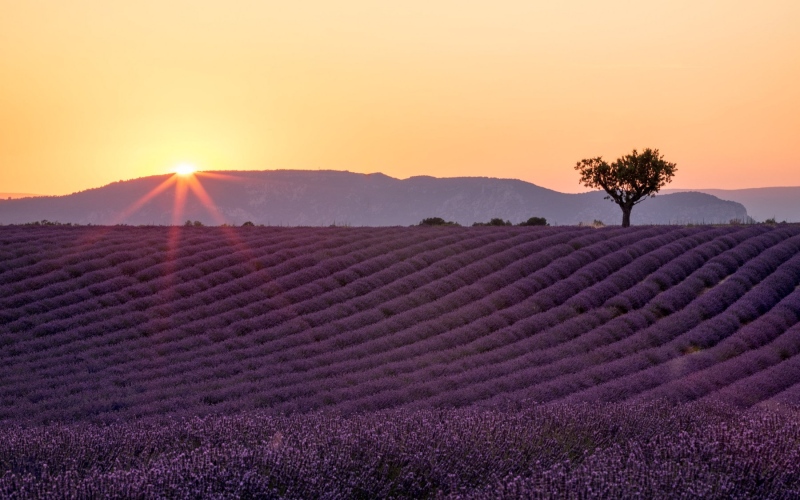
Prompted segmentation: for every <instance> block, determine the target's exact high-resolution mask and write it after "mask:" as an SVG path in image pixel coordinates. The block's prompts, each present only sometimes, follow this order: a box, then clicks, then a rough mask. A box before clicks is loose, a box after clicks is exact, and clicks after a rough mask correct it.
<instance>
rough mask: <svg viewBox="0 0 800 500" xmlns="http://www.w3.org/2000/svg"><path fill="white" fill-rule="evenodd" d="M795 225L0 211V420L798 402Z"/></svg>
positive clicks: (798, 240)
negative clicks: (21, 215) (89, 217)
mask: <svg viewBox="0 0 800 500" xmlns="http://www.w3.org/2000/svg"><path fill="white" fill-rule="evenodd" d="M798 285H800V226H796V225H779V226H775V227H770V226H764V225H757V226H722V227H711V226H701V227H675V226H668V227H636V228H630V229H627V230H625V229H621V228H605V229H599V230H596V229H590V228H580V227H558V228H553V227H551V228H523V227H500V228H492V227H485V228H423V227H413V228H268V227H267V228H259V227H239V228H226V227H199V228H195V227H189V228H185V227H141V228H135V227H23V226H12V227H9V226H6V227H0V420H6V421H13V422H23V421H27V422H54V421H55V422H58V421H64V422H69V421H98V422H107V421H116V420H123V421H128V420H130V419H132V418H134V417H143V416H145V417H146V416H154V415H203V414H209V413H224V414H229V413H233V412H237V411H240V410H255V409H262V410H265V411H269V412H271V413H276V414H277V413H282V412H289V413H294V412H307V411H310V410H318V409H331V410H334V411H337V412H343V413H345V414H349V413H352V412H358V411H365V410H378V409H388V408H409V409H430V408H437V407H451V406H456V407H461V406H467V405H475V404H477V405H484V406H489V407H491V406H493V405H497V404H504V403H505V402H508V401H520V400H535V401H540V402H567V403H576V402H577V403H579V402H584V401H589V402H598V401H604V402H623V401H624V402H637V401H649V400H666V401H673V402H686V401H695V400H711V399H714V400H722V401H725V402H728V403H731V404H735V405H740V406H745V407H747V406H751V405H754V404H757V403H759V402H766V401H782V402H791V403H798V402H800V322H798V320H800V287H799V286H798Z"/></svg>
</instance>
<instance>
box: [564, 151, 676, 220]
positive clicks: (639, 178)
mask: <svg viewBox="0 0 800 500" xmlns="http://www.w3.org/2000/svg"><path fill="white" fill-rule="evenodd" d="M575 170H577V171H579V172H580V173H581V180H580V182H581V184H583V185H584V186H586V187H590V188H601V189H603V190H604V191H605V192H606V193H608V196H606V197H605V199H606V200H609V199H610V200H612V201H613V202H614V203H616V204H617V205H619V207H620V208H621V209H622V227H628V226H630V225H631V210H633V206H634V205H636V204H638V203H641V202H643V201H644V200H645V199H647V197H648V196H655V195H656V193H657V192H658V190H659V189H661V188H662V187H664V185H665V184H666V183H668V182H670V181H671V180H672V176H674V175H675V172H676V171H677V170H678V169H677V168H676V167H675V164H674V163H669V162H667V161H664V157H663V156H662V155H659V154H658V150H657V149H649V148H648V149H645V150H644V151H642V153H641V154H639V153H638V152H637V151H636V150H635V149H634V150H633V153H631V154H629V155H625V156H623V157H621V158H617V161H615V162H614V163H612V164H610V165H609V164H608V163H606V162H605V161H603V158H602V157H600V156H598V157H597V158H587V159H584V160H581V161H579V162H578V163H577V165H575Z"/></svg>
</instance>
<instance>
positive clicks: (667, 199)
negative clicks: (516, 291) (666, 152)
mask: <svg viewBox="0 0 800 500" xmlns="http://www.w3.org/2000/svg"><path fill="white" fill-rule="evenodd" d="M170 179H172V177H171V175H170V174H166V175H159V176H149V177H142V178H138V179H132V180H127V181H118V182H114V183H111V184H108V185H106V186H102V187H97V188H91V189H87V190H84V191H80V192H77V193H73V194H70V195H65V196H56V197H39V198H26V199H19V200H2V201H1V202H0V224H16V223H25V222H32V221H36V220H43V219H46V220H51V221H59V222H64V223H66V222H73V223H81V224H98V225H109V224H120V223H124V224H152V225H163V224H167V225H169V224H176V223H182V222H183V221H184V220H198V221H201V222H203V223H204V224H221V223H223V222H224V223H230V224H241V223H243V222H245V221H251V222H253V223H256V224H266V225H289V226H328V225H334V224H338V225H354V226H398V225H400V226H406V225H412V224H417V223H419V221H421V220H422V219H424V218H427V217H442V218H444V219H446V220H452V221H454V222H458V223H460V224H462V225H470V224H472V223H474V222H486V221H488V220H489V219H490V218H494V217H498V218H502V219H504V220H509V221H511V222H512V223H519V222H522V221H525V220H527V219H528V218H530V217H534V216H536V217H545V218H546V219H547V220H548V222H550V223H551V224H555V225H572V224H578V223H587V222H588V223H591V222H593V221H595V220H600V221H602V222H604V223H605V224H618V223H619V220H621V213H620V210H619V208H618V207H617V206H616V205H615V204H613V203H611V202H610V201H607V200H604V199H603V198H604V193H602V192H599V191H594V192H588V193H581V194H568V193H560V192H558V191H554V190H551V189H547V188H544V187H541V186H537V185H535V184H532V183H529V182H525V181H522V180H518V179H498V178H492V177H454V178H436V177H430V176H414V177H410V178H408V179H402V180H401V179H396V178H393V177H390V176H388V175H385V174H382V173H372V174H358V173H352V172H346V171H334V170H320V171H313V170H264V171H216V172H199V173H197V174H196V179H197V180H199V183H200V184H201V185H202V191H203V192H205V193H207V195H208V198H209V199H210V200H213V205H214V209H209V208H208V207H206V206H204V204H203V203H202V196H198V195H197V194H196V193H195V192H193V191H192V189H190V187H191V186H188V187H187V188H186V190H187V197H186V202H185V204H184V205H183V209H182V211H181V212H180V213H175V207H176V206H180V204H179V203H178V204H176V189H175V188H174V187H172V186H168V187H167V188H166V189H163V190H161V191H160V192H159V191H158V190H159V189H160V188H159V186H160V185H162V184H164V183H165V182H169V181H170ZM189 184H190V183H189ZM156 192H157V193H156ZM149 193H156V194H155V195H153V196H151V197H150V198H148V196H149ZM132 207H135V208H136V209H135V210H132ZM732 219H738V220H742V221H744V220H747V219H748V213H747V210H746V209H745V207H744V206H743V205H742V204H740V203H736V202H732V201H725V200H720V199H719V198H717V197H714V196H713V195H709V194H705V193H675V194H669V195H658V196H656V197H654V198H652V199H648V200H646V201H645V202H643V203H641V204H640V205H638V206H637V208H636V209H635V210H634V212H633V217H632V223H633V224H675V223H677V224H686V223H727V222H729V221H730V220H732Z"/></svg>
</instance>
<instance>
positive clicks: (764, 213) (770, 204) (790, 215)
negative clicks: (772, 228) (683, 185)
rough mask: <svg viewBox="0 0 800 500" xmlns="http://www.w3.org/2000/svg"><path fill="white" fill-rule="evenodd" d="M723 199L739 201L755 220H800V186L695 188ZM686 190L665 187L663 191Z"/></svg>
mask: <svg viewBox="0 0 800 500" xmlns="http://www.w3.org/2000/svg"><path fill="white" fill-rule="evenodd" d="M694 191H697V192H701V193H706V194H710V195H712V196H716V197H718V198H721V199H723V200H731V201H735V202H737V203H741V204H742V205H744V206H745V208H747V213H748V215H750V216H751V217H753V218H754V219H755V220H757V221H765V220H767V219H771V218H774V219H776V220H778V221H787V222H800V187H767V188H751V189H695V190H694ZM678 192H687V190H676V189H665V190H664V193H665V194H667V193H678Z"/></svg>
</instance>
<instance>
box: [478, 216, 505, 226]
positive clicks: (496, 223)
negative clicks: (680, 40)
mask: <svg viewBox="0 0 800 500" xmlns="http://www.w3.org/2000/svg"><path fill="white" fill-rule="evenodd" d="M479 226H513V224H512V223H511V222H510V221H507V220H503V219H500V218H499V217H495V218H493V219H491V220H490V221H489V222H476V223H474V224H472V227H479Z"/></svg>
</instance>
